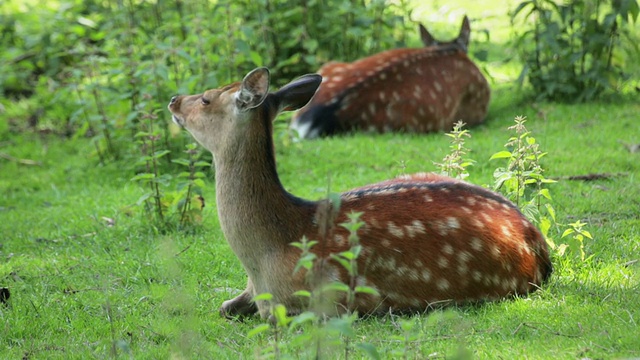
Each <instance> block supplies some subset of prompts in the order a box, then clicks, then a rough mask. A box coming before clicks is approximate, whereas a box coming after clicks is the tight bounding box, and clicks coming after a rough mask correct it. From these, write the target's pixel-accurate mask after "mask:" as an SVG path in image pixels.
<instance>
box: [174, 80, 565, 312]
mask: <svg viewBox="0 0 640 360" xmlns="http://www.w3.org/2000/svg"><path fill="white" fill-rule="evenodd" d="M269 81H270V75H269V71H268V70H267V69H266V68H258V69H255V70H253V71H251V72H250V73H249V74H247V75H246V76H245V78H244V80H243V81H242V82H238V83H234V84H231V85H227V86H224V87H221V88H218V89H213V90H207V91H205V92H204V93H202V94H198V95H190V96H176V97H174V98H172V99H171V102H170V104H169V110H170V111H171V113H172V114H173V120H174V121H175V122H176V123H177V124H178V125H180V126H182V127H184V128H186V129H187V130H188V131H189V132H190V133H191V135H193V137H194V138H195V139H196V140H197V141H198V142H199V143H200V144H201V145H202V146H204V147H205V148H207V149H208V150H210V151H211V152H212V153H213V158H214V166H215V172H216V200H217V208H218V217H219V218H220V224H221V226H222V231H223V233H224V235H225V237H226V238H227V241H228V242H229V245H230V246H231V249H232V250H233V252H234V253H235V254H236V255H237V256H238V258H239V259H240V261H241V263H242V266H243V267H244V269H245V270H246V272H247V274H248V277H249V279H248V284H247V288H246V289H245V290H244V292H242V293H241V294H240V295H239V296H237V297H236V298H234V299H231V300H228V301H225V302H224V303H223V304H222V308H221V309H220V312H221V314H223V315H225V316H236V315H246V314H251V313H255V312H256V311H258V312H259V313H260V315H261V316H262V317H265V316H267V315H268V312H269V306H268V304H266V303H264V302H263V301H258V302H257V303H254V302H253V300H252V299H253V297H254V296H255V295H257V294H261V293H271V294H272V295H273V301H274V302H276V303H281V304H284V305H285V306H286V307H287V309H288V310H289V311H290V312H292V313H296V312H299V311H302V310H304V304H302V303H301V301H300V298H299V297H296V296H293V295H292V294H293V293H294V292H295V291H297V290H301V289H305V288H307V284H306V283H305V277H304V274H303V272H302V271H300V272H298V273H295V274H294V267H295V265H296V263H297V261H298V259H299V258H300V250H299V249H297V248H295V247H293V246H291V243H292V242H297V241H300V239H301V238H302V237H303V236H306V237H307V239H309V240H319V241H320V240H322V236H321V235H320V233H321V232H322V231H321V229H320V227H321V226H322V225H323V220H322V218H323V216H322V211H320V210H319V209H322V208H323V207H325V208H326V207H327V206H328V205H327V204H328V202H327V201H321V202H317V201H308V200H304V199H300V198H298V197H296V196H294V195H292V194H290V193H288V192H287V191H286V190H285V189H284V188H283V186H282V184H281V183H280V179H279V178H278V173H277V171H276V161H275V155H274V145H273V139H272V135H273V134H272V131H273V125H272V121H273V120H274V118H275V116H276V115H277V114H278V113H279V112H281V111H283V110H296V109H299V108H301V107H302V106H304V105H305V104H306V103H307V102H308V101H309V100H310V99H311V98H312V97H313V95H314V93H315V92H316V90H317V88H318V86H319V85H320V82H321V77H320V76H319V75H316V74H311V75H305V76H303V77H300V78H298V79H296V80H294V81H292V82H291V83H289V84H287V85H285V86H284V87H282V88H281V89H280V90H278V91H276V92H273V93H270V92H269ZM323 204H324V205H323ZM335 210H336V211H337V212H336V214H335V221H334V223H333V224H329V225H330V226H332V225H333V226H334V228H333V231H332V232H331V237H329V238H328V239H325V242H324V243H322V244H318V245H316V246H315V247H313V248H312V252H314V253H316V254H317V256H318V258H319V259H323V260H324V271H325V272H324V274H323V275H324V276H325V278H327V279H330V280H338V281H342V282H344V283H349V281H348V280H349V277H348V274H347V272H346V270H345V269H344V268H342V267H341V266H340V265H339V264H338V263H335V262H333V260H330V256H329V255H330V254H331V253H338V252H341V251H345V250H347V249H348V248H349V243H348V240H347V238H348V231H347V230H346V229H345V228H343V227H341V226H337V225H335V224H340V223H344V222H346V221H347V215H348V214H350V213H351V212H363V214H362V216H361V220H362V221H364V222H365V225H364V226H363V227H361V228H360V230H359V231H358V235H359V237H360V244H361V245H362V247H363V250H362V252H361V254H360V257H359V258H358V269H361V273H360V274H359V277H358V279H357V283H358V285H364V286H370V287H373V288H375V289H377V290H378V292H379V293H380V296H379V297H374V296H373V295H368V294H358V295H357V296H356V300H355V305H354V307H355V308H352V309H351V310H357V311H358V312H359V313H361V314H362V313H381V312H388V311H390V310H391V311H422V310H425V309H428V308H429V307H430V305H431V304H434V303H437V302H451V303H467V302H475V301H483V300H494V299H501V298H504V297H508V296H513V295H516V294H526V293H528V292H530V291H533V290H535V289H537V288H538V287H539V286H540V284H541V283H542V282H543V281H544V280H545V279H547V277H548V276H549V275H550V273H551V270H552V268H551V263H550V261H549V255H548V250H547V246H546V243H545V240H544V239H543V237H542V236H541V234H540V232H539V231H538V230H537V229H536V228H535V227H534V226H533V225H532V224H531V223H530V222H529V221H527V220H526V219H525V217H524V216H523V215H522V214H521V213H520V212H519V211H518V209H517V208H516V207H515V206H514V205H513V204H512V203H511V202H509V201H508V200H506V199H505V198H503V197H502V196H500V195H498V194H496V193H493V192H491V191H489V190H487V189H484V188H481V187H478V186H475V185H471V184H468V183H465V182H463V181H459V180H454V179H451V178H447V177H444V176H440V175H434V174H424V173H423V174H416V175H410V176H402V177H399V178H397V179H393V180H388V181H385V182H381V183H378V184H373V185H368V186H365V187H361V188H357V189H354V190H351V191H348V192H345V193H343V194H341V206H340V207H339V209H335ZM325 225H326V224H325ZM344 306H346V305H345V300H344V299H338V304H336V312H340V309H344V308H343V307H344Z"/></svg>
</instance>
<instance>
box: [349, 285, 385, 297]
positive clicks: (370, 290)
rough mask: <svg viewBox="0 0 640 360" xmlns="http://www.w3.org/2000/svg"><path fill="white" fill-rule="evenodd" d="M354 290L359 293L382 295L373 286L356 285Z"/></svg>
mask: <svg viewBox="0 0 640 360" xmlns="http://www.w3.org/2000/svg"><path fill="white" fill-rule="evenodd" d="M354 291H355V292H356V293H358V294H370V295H375V296H380V293H379V292H378V290H376V289H375V288H372V287H371V286H356V288H355V289H354Z"/></svg>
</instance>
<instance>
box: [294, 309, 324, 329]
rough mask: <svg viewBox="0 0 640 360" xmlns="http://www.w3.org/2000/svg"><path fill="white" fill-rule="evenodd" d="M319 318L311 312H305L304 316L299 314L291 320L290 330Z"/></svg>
mask: <svg viewBox="0 0 640 360" xmlns="http://www.w3.org/2000/svg"><path fill="white" fill-rule="evenodd" d="M317 318H318V316H317V315H316V314H314V313H313V312H311V311H305V312H303V313H302V314H298V315H296V316H294V317H293V319H291V323H289V325H290V327H289V330H293V329H294V327H296V326H298V325H302V324H304V323H308V322H313V321H315V320H316V319H317Z"/></svg>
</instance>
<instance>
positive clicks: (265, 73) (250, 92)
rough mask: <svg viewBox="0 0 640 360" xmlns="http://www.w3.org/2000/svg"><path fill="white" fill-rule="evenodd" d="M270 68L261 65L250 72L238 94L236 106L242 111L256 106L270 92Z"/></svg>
mask: <svg viewBox="0 0 640 360" xmlns="http://www.w3.org/2000/svg"><path fill="white" fill-rule="evenodd" d="M269 78H270V75H269V69H267V68H266V67H259V68H257V69H254V70H252V71H251V72H250V73H248V74H247V75H246V76H245V77H244V79H242V84H241V85H240V90H239V91H238V92H237V94H236V106H238V109H239V110H240V111H246V110H249V109H253V108H256V107H258V106H260V104H262V102H263V101H264V99H265V98H266V97H267V94H269Z"/></svg>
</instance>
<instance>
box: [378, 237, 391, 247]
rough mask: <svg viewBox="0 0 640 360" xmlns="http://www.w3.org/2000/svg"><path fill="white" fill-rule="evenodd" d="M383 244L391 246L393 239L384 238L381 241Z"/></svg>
mask: <svg viewBox="0 0 640 360" xmlns="http://www.w3.org/2000/svg"><path fill="white" fill-rule="evenodd" d="M380 243H381V244H382V246H384V247H386V248H388V247H389V246H391V241H389V240H387V239H382V241H381V242H380Z"/></svg>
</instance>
